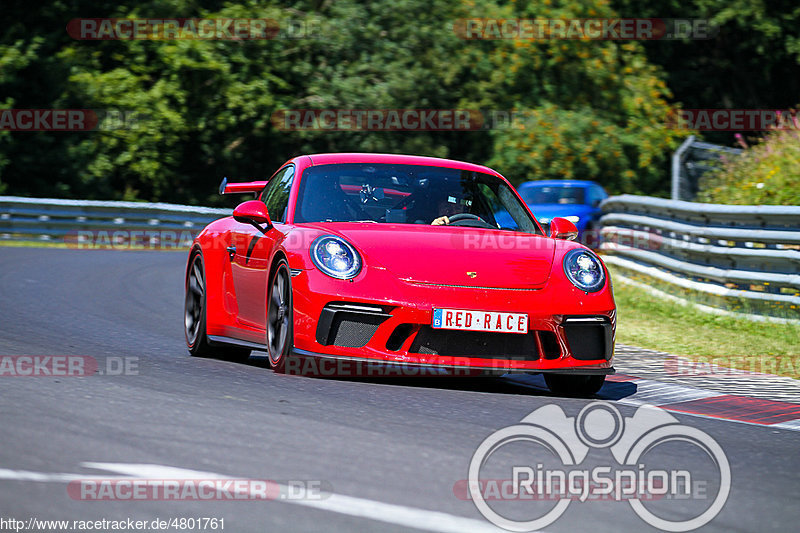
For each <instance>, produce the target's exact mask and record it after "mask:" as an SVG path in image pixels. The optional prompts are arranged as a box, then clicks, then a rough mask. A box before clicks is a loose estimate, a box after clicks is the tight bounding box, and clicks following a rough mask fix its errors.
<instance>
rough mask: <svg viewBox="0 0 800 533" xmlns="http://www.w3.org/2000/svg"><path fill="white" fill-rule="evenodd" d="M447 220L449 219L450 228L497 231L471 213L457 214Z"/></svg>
mask: <svg viewBox="0 0 800 533" xmlns="http://www.w3.org/2000/svg"><path fill="white" fill-rule="evenodd" d="M448 218H449V219H450V224H449V225H450V226H470V227H473V228H488V229H497V228H495V227H494V226H492V225H491V224H489V223H488V222H486V221H485V220H483V219H482V218H481V217H479V216H478V215H473V214H472V213H459V214H457V215H453V216H451V217H448Z"/></svg>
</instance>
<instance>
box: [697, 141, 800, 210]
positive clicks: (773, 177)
mask: <svg viewBox="0 0 800 533" xmlns="http://www.w3.org/2000/svg"><path fill="white" fill-rule="evenodd" d="M697 201H699V202H710V203H719V204H738V205H797V204H798V203H800V132H798V131H797V130H789V131H776V132H773V133H771V134H769V135H768V136H767V137H766V138H765V139H764V140H763V142H760V143H759V144H756V145H754V146H751V147H750V148H748V149H747V150H745V151H744V152H743V153H742V155H741V156H739V157H733V158H728V159H725V160H723V162H722V164H721V166H720V168H718V169H716V170H714V171H711V172H709V173H707V174H706V175H705V176H703V179H702V180H701V182H700V193H699V194H698V196H697Z"/></svg>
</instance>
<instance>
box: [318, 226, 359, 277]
mask: <svg viewBox="0 0 800 533" xmlns="http://www.w3.org/2000/svg"><path fill="white" fill-rule="evenodd" d="M311 260H312V261H313V262H314V264H315V265H316V267H317V268H318V269H320V270H321V271H322V272H324V273H325V274H327V275H329V276H330V277H332V278H336V279H351V278H354V277H356V276H357V275H358V273H359V272H361V256H360V255H358V252H356V249H355V248H353V246H352V245H351V244H350V243H349V242H347V241H346V240H344V239H342V238H341V237H337V236H336V235H323V236H321V237H317V238H316V239H314V242H312V243H311Z"/></svg>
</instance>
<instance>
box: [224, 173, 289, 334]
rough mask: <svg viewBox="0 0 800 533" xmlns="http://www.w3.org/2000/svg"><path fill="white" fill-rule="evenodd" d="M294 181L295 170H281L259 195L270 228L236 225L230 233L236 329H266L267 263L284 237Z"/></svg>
mask: <svg viewBox="0 0 800 533" xmlns="http://www.w3.org/2000/svg"><path fill="white" fill-rule="evenodd" d="M293 179H294V166H292V165H289V166H286V167H284V168H282V169H280V170H279V171H278V172H277V173H275V175H274V176H273V177H272V178H271V179H270V180H269V182H268V183H267V186H266V188H265V189H264V191H263V192H262V193H261V198H260V199H261V201H262V202H264V204H265V205H266V207H267V212H268V213H269V216H270V219H271V220H272V223H273V226H272V227H271V228H270V229H268V230H266V231H261V230H259V229H258V228H256V227H255V226H253V225H252V224H247V223H242V222H237V223H236V224H235V228H234V230H233V231H232V235H231V237H232V239H231V240H232V248H231V249H230V250H229V251H230V252H232V256H231V272H232V276H233V285H234V290H235V291H236V303H237V307H238V310H239V314H238V321H239V325H240V326H242V327H243V328H245V329H250V330H258V331H263V330H265V328H266V317H267V315H266V303H267V284H268V281H269V280H268V279H267V276H268V275H269V260H270V257H272V251H273V249H274V248H275V244H276V242H277V240H278V239H279V238H280V237H281V236H282V235H283V231H282V227H283V223H284V222H285V220H286V209H287V207H288V205H289V192H290V190H291V186H292V180H293Z"/></svg>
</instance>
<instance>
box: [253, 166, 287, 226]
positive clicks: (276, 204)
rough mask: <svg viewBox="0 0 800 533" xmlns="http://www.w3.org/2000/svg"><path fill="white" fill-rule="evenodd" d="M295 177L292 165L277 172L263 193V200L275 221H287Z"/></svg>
mask: <svg viewBox="0 0 800 533" xmlns="http://www.w3.org/2000/svg"><path fill="white" fill-rule="evenodd" d="M293 179H294V166H291V165H290V166H288V167H286V168H284V169H283V170H281V171H279V172H278V173H277V174H275V176H273V177H272V179H270V180H269V183H268V184H267V187H266V188H265V189H264V192H262V193H261V201H262V202H264V205H266V206H267V211H268V212H269V216H270V218H271V219H272V220H274V221H275V222H286V215H287V210H288V207H289V193H290V192H291V190H292V181H293Z"/></svg>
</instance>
